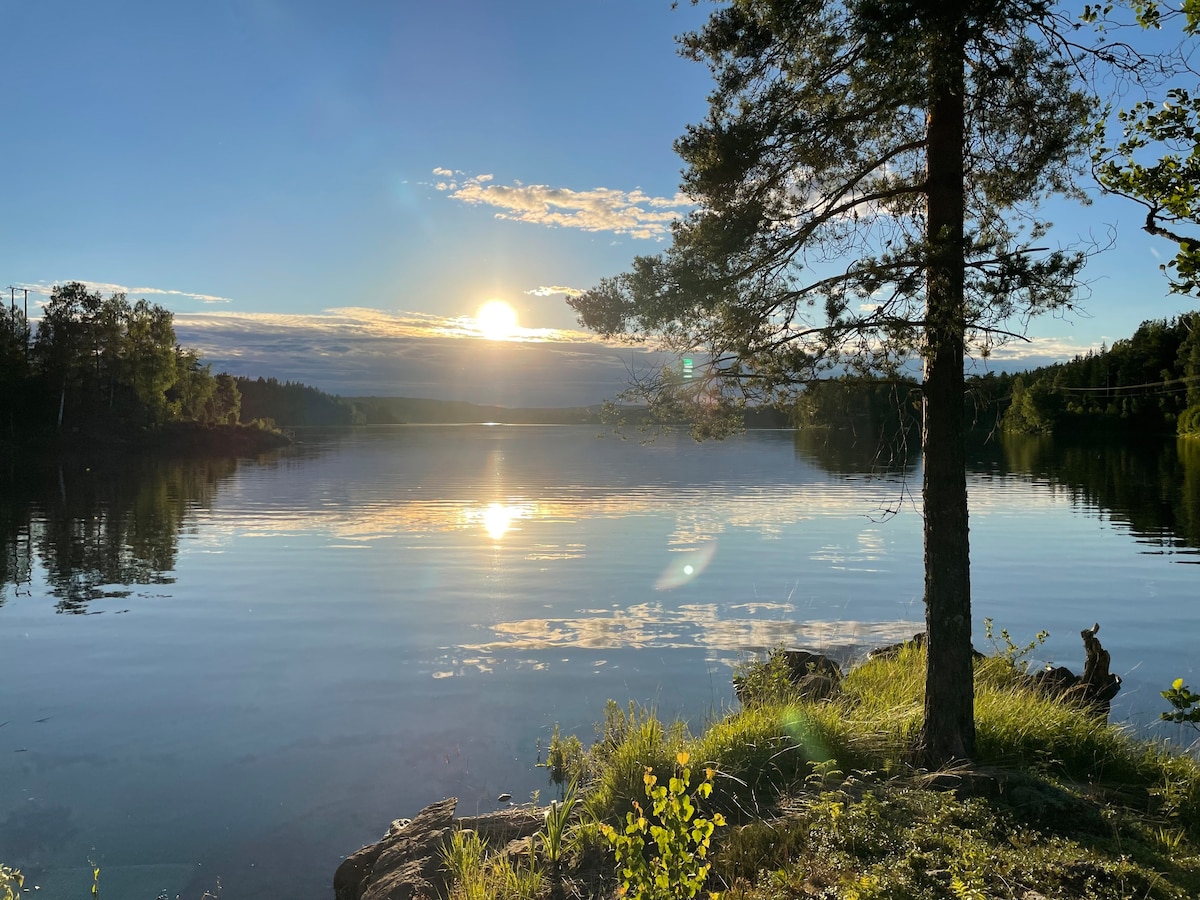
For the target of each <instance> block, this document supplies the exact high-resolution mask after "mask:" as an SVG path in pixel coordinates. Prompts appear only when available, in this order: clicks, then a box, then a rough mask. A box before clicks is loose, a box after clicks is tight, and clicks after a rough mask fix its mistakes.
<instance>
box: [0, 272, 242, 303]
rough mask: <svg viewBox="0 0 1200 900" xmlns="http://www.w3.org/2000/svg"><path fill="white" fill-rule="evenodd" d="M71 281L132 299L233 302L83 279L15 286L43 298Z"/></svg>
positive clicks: (215, 296)
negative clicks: (152, 297) (161, 298)
mask: <svg viewBox="0 0 1200 900" xmlns="http://www.w3.org/2000/svg"><path fill="white" fill-rule="evenodd" d="M71 281H78V282H79V283H80V284H84V285H87V287H88V288H90V289H91V290H93V291H100V292H101V293H104V294H128V295H129V296H131V297H134V298H141V297H145V296H148V295H149V296H170V297H184V298H186V299H188V300H198V301H199V302H201V303H232V302H233V300H232V299H231V298H229V297H218V296H217V295H215V294H198V293H196V292H195V291H176V290H170V289H168V288H156V287H126V286H125V285H123V284H112V283H110V282H107V281H88V280H87V279H85V278H64V279H62V280H61V281H55V282H51V283H46V282H38V283H37V284H18V285H15V287H16V288H17V290H28V291H29V293H31V294H39V295H41V296H44V297H49V296H50V293H51V292H52V291H53V290H54V288H55V287H56V286H57V285H60V284H67V283H68V282H71Z"/></svg>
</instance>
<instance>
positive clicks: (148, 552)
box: [0, 429, 1200, 613]
mask: <svg viewBox="0 0 1200 900" xmlns="http://www.w3.org/2000/svg"><path fill="white" fill-rule="evenodd" d="M881 447H882V448H885V450H886V452H881V449H880V448H881ZM906 449H907V448H905V447H903V446H901V447H899V449H898V451H897V449H896V448H895V447H890V446H889V445H887V444H883V443H880V442H879V441H878V440H877V439H875V438H873V437H871V436H869V435H865V436H864V435H852V434H848V433H844V432H836V431H820V430H815V429H814V430H811V431H808V432H799V433H797V435H796V438H795V453H796V454H797V456H801V457H803V458H804V459H805V460H807V461H808V462H811V463H814V464H816V465H818V466H819V467H820V468H821V469H823V470H824V471H826V472H827V473H829V474H831V475H834V476H836V477H855V478H857V477H862V476H863V475H864V474H865V473H876V474H883V475H887V476H888V477H894V476H896V475H902V476H906V477H907V476H910V475H914V474H915V471H916V463H917V460H916V457H915V455H914V453H913V452H911V451H910V452H905V451H906ZM972 460H973V468H974V470H975V472H976V473H977V475H978V476H982V477H988V476H989V475H991V476H995V477H1005V476H1009V475H1017V476H1020V477H1027V478H1032V479H1034V480H1037V481H1044V482H1046V483H1047V484H1048V485H1049V486H1050V489H1051V490H1066V491H1069V492H1070V495H1071V498H1072V500H1073V501H1074V502H1075V503H1077V504H1080V505H1085V506H1087V507H1089V508H1095V509H1099V510H1102V511H1105V512H1107V514H1109V515H1110V516H1111V518H1112V519H1113V520H1114V521H1116V522H1120V523H1124V524H1126V525H1127V526H1128V527H1129V529H1130V531H1131V532H1132V533H1133V535H1134V537H1135V539H1137V540H1139V541H1141V542H1143V543H1144V544H1147V545H1148V546H1150V547H1153V548H1154V549H1153V550H1150V551H1149V552H1169V553H1181V554H1183V555H1186V556H1195V557H1196V559H1195V561H1196V562H1200V552H1197V551H1200V441H1192V440H1187V439H1181V440H1179V441H1178V442H1176V441H1174V440H1171V441H1166V442H1164V441H1143V442H1136V441H1121V442H1101V443H1098V442H1096V441H1088V442H1079V443H1074V444H1073V443H1070V442H1066V441H1064V440H1063V439H1061V438H1059V439H1057V440H1052V439H1049V438H1036V437H1025V436H1005V437H1003V438H1000V439H997V440H995V441H992V442H989V443H986V444H982V445H980V446H978V447H976V448H975V449H974V450H973V455H972ZM237 466H238V463H237V461H235V460H231V459H205V458H188V459H174V460H168V459H153V458H134V459H129V460H123V461H120V462H115V461H114V462H111V463H109V464H107V465H103V464H101V465H96V464H93V465H92V466H90V467H89V466H88V465H85V464H84V463H82V462H78V461H72V460H62V461H57V460H54V461H44V460H36V459H11V460H7V461H5V462H4V463H3V467H2V468H0V606H3V605H4V604H5V603H13V602H19V601H20V600H21V598H23V597H27V596H32V595H33V594H34V593H35V592H36V593H37V595H38V596H46V595H48V596H49V597H51V598H53V600H54V602H55V609H56V610H57V611H58V612H62V613H83V612H86V611H87V610H88V606H89V603H90V602H91V601H93V600H97V599H100V598H115V597H121V596H127V595H129V594H130V593H131V589H132V588H133V587H135V586H137V585H156V584H170V583H171V582H172V581H173V580H174V570H175V566H176V558H177V555H178V551H179V538H180V535H181V534H182V533H183V532H184V531H185V530H187V529H188V528H192V527H195V525H194V523H195V512H196V511H197V510H199V509H205V508H208V507H210V506H211V505H212V503H213V501H214V499H215V497H216V495H217V492H218V491H219V490H220V489H221V485H222V483H224V482H226V481H228V480H229V479H230V478H231V476H232V475H233V474H234V473H235V472H236V470H237ZM526 487H527V488H531V486H529V485H526ZM611 490H612V488H604V487H603V486H597V490H596V492H592V491H589V492H588V499H584V498H581V497H573V498H569V499H568V498H563V499H561V500H560V501H559V502H558V503H557V504H550V506H553V507H554V509H551V508H550V506H545V504H542V503H539V502H535V501H533V500H526V501H523V502H522V503H520V504H507V505H506V504H499V503H496V502H492V503H490V504H489V503H488V502H484V501H481V502H480V504H477V505H476V506H473V507H472V508H471V510H469V511H468V512H467V513H464V512H463V507H462V505H461V504H456V503H447V502H425V503H416V504H415V505H414V504H413V503H412V502H409V503H408V504H405V503H399V504H397V505H396V506H393V507H390V514H391V515H390V516H389V521H388V522H387V523H386V524H377V525H375V526H372V527H373V528H382V529H383V530H385V531H392V530H395V529H401V530H409V529H413V528H423V529H437V528H442V527H444V528H462V527H471V528H478V529H480V530H481V532H483V533H484V534H486V535H487V537H488V539H490V540H493V541H498V540H501V539H502V538H503V536H504V534H505V532H507V531H508V530H510V529H511V528H514V527H519V526H517V524H516V523H517V522H518V521H519V520H521V519H525V518H530V519H533V518H541V517H542V516H549V517H551V518H553V517H554V516H555V515H558V516H563V517H565V516H568V513H569V514H570V517H571V518H575V517H585V516H587V515H589V508H588V507H589V506H591V507H592V509H591V514H605V515H619V514H623V513H627V512H628V505H627V504H625V503H617V504H615V505H614V504H613V503H609V502H606V501H605V495H606V494H607V493H608V492H611ZM620 490H621V489H619V488H618V491H620ZM609 499H610V500H615V499H616V498H611V497H610V498H609ZM597 504H598V506H597ZM406 506H407V507H408V510H407V512H406V510H405V507H406ZM544 506H545V508H543V507H544ZM560 506H561V507H562V508H561V509H559V508H558V507H560ZM610 507H611V508H610ZM600 510H603V512H601V511H600ZM359 512H360V513H361V512H362V511H359ZM346 514H347V515H355V514H354V513H353V511H351V510H347V511H346ZM438 517H442V518H445V519H446V521H445V522H441V521H440V520H438V521H433V520H434V519H438ZM303 519H304V517H303V516H301V519H300V520H298V521H301V522H302V521H303ZM326 524H328V523H326ZM743 524H749V523H743ZM302 527H315V526H314V524H313V523H312V522H308V523H307V524H304V525H302ZM681 559H682V557H681ZM1187 561H1192V560H1190V559H1189V560H1187ZM682 562H683V563H686V562H690V560H682ZM681 564H682V563H681ZM34 599H35V602H36V599H37V598H34Z"/></svg>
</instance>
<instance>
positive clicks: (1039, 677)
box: [1029, 666, 1079, 697]
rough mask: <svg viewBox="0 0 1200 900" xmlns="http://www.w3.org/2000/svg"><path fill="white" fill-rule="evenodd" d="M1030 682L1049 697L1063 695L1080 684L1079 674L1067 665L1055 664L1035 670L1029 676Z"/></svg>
mask: <svg viewBox="0 0 1200 900" xmlns="http://www.w3.org/2000/svg"><path fill="white" fill-rule="evenodd" d="M1029 683H1030V684H1031V685H1033V686H1034V687H1035V688H1037V689H1038V691H1040V692H1041V693H1043V694H1046V695H1047V696H1049V697H1061V696H1062V695H1063V694H1065V693H1066V692H1067V691H1069V690H1070V689H1071V688H1073V687H1075V685H1077V684H1079V676H1078V675H1076V674H1075V673H1074V672H1072V671H1071V670H1070V669H1068V668H1067V667H1066V666H1055V667H1054V668H1051V669H1042V670H1041V671H1039V672H1034V673H1033V674H1032V675H1030V676H1029Z"/></svg>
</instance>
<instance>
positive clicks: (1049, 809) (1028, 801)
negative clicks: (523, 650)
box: [567, 647, 1200, 900]
mask: <svg viewBox="0 0 1200 900" xmlns="http://www.w3.org/2000/svg"><path fill="white" fill-rule="evenodd" d="M1009 649H1011V647H1010V648H1009ZM773 665H777V663H776V662H772V661H770V660H768V661H766V662H761V663H756V664H753V665H751V666H749V667H747V669H746V670H744V671H742V672H740V673H739V675H740V676H741V680H742V684H743V687H744V688H745V689H746V691H747V694H746V696H747V700H746V703H745V705H744V706H743V707H742V708H741V709H740V710H738V711H736V712H734V713H731V714H730V715H728V716H727V717H725V718H723V719H721V720H720V721H717V722H713V723H711V724H710V725H709V726H708V727H707V728H705V729H704V731H703V732H702V733H700V734H696V735H693V734H690V733H689V732H688V731H687V729H686V728H684V727H683V726H682V725H681V724H680V723H675V724H673V725H664V724H663V723H661V722H659V721H658V719H657V718H656V717H655V716H654V714H653V712H652V711H648V710H643V709H638V708H636V707H630V708H629V709H628V710H626V709H622V708H620V707H618V706H617V705H616V704H614V703H611V702H610V704H609V707H608V709H607V711H606V715H605V721H604V723H603V724H602V725H601V726H600V727H598V733H599V734H598V740H597V741H596V743H595V744H594V745H593V746H592V747H591V748H590V749H588V750H587V752H586V753H576V754H575V755H574V759H573V761H572V765H571V767H570V768H571V770H572V771H571V772H570V773H569V777H571V778H578V779H579V784H580V794H581V796H582V806H583V809H584V815H583V821H588V822H604V823H608V824H611V825H616V826H618V827H620V825H621V823H622V822H623V821H624V815H625V813H626V812H628V811H629V810H630V809H631V808H632V803H633V801H634V800H638V799H639V798H642V799H644V798H643V790H644V787H643V780H644V777H645V770H646V767H647V766H648V767H650V768H651V770H652V771H653V772H654V773H656V774H657V775H658V776H659V777H660V778H663V777H668V776H669V773H670V772H671V770H672V766H673V763H674V760H675V758H676V754H677V753H679V752H685V753H688V754H690V756H691V758H692V760H693V761H694V762H695V763H696V765H697V768H701V767H703V768H708V767H711V768H713V769H714V770H715V778H714V780H713V788H714V789H713V791H712V794H711V796H710V797H708V798H706V799H705V800H704V801H703V802H702V804H701V805H702V807H703V810H704V812H705V813H706V814H712V813H713V812H721V813H724V815H725V816H726V817H727V818H729V820H730V822H731V827H729V828H723V829H719V830H718V832H717V834H715V835H714V837H713V849H712V852H711V860H712V871H711V874H710V877H709V880H708V884H707V887H708V888H709V889H711V890H721V891H724V896H725V897H726V898H727V900H730V898H738V900H776V898H779V900H782V898H785V897H787V898H791V897H823V898H858V900H868V898H889V900H890V898H897V900H906V898H913V900H916V898H947V900H950V898H954V900H982V898H989V900H990V898H1014V900H1016V898H1026V897H1038V896H1040V897H1044V898H1054V900H1084V898H1089V900H1090V898H1099V900H1110V898H1112V900H1117V898H1149V900H1176V898H1179V900H1182V898H1190V897H1196V896H1200V765H1198V764H1197V762H1196V760H1195V759H1193V758H1192V757H1190V756H1187V755H1186V754H1183V753H1181V752H1180V751H1178V750H1177V749H1175V748H1171V747H1168V746H1167V745H1165V744H1162V743H1156V742H1148V741H1143V740H1138V739H1136V738H1135V737H1134V736H1132V735H1131V734H1129V733H1128V732H1127V731H1126V730H1125V729H1122V728H1121V727H1119V726H1112V725H1108V724H1106V723H1105V722H1103V721H1101V720H1099V719H1097V718H1096V717H1095V716H1094V715H1092V714H1090V713H1088V712H1087V711H1086V710H1083V709H1081V708H1079V707H1076V706H1073V705H1071V704H1069V703H1066V702H1062V701H1058V700H1054V699H1050V698H1047V697H1045V696H1042V695H1039V694H1037V693H1035V692H1033V691H1032V690H1030V689H1029V688H1028V687H1027V685H1026V684H1025V683H1024V680H1023V678H1022V677H1021V676H1022V674H1023V669H1022V666H1021V662H1020V658H1019V654H1018V655H1016V656H1014V654H1013V653H1011V652H1004V651H1002V652H1000V653H999V654H998V655H997V656H994V657H989V658H987V659H983V660H979V661H978V662H977V664H976V729H977V759H976V761H975V763H974V764H973V765H972V766H971V767H970V768H969V769H962V770H958V771H956V772H950V773H926V772H921V771H917V770H914V769H913V768H912V766H911V765H910V760H909V750H910V748H911V746H912V744H913V740H914V738H915V737H916V734H917V732H918V730H919V728H920V725H921V718H922V706H923V683H924V657H923V655H922V651H921V650H920V649H919V648H906V649H905V650H903V651H902V652H901V653H900V654H899V655H898V656H897V657H896V658H894V659H879V660H874V661H871V662H868V663H866V664H864V665H862V666H860V667H858V668H857V669H854V670H853V671H851V672H850V673H849V674H848V675H847V676H846V678H845V679H844V681H843V684H842V690H841V692H840V693H839V694H838V695H837V696H835V697H834V698H833V699H831V700H828V701H821V702H811V701H806V700H804V699H802V698H800V697H799V696H796V695H795V693H794V692H792V691H791V689H790V688H789V687H788V686H787V685H786V684H785V683H784V682H783V681H782V680H781V679H780V677H779V673H778V671H772V670H771V667H772V666H773ZM935 785H936V786H937V788H938V789H934V787H935ZM946 785H952V786H956V787H957V789H953V790H946V789H945V786H946ZM593 863H595V860H594V859H593ZM601 864H602V865H603V864H605V863H604V862H603V861H602V862H601ZM606 864H607V865H608V866H609V867H610V869H609V871H610V872H611V867H612V861H611V857H610V858H609V859H608V860H607V863H606ZM567 869H568V871H569V865H568V867H567ZM568 883H569V879H568ZM588 883H589V884H593V885H594V884H595V882H594V881H589V882H588ZM605 884H606V885H607V887H606V888H605V890H606V891H607V893H605V892H603V891H602V892H601V893H599V894H597V893H595V891H594V890H593V891H592V892H591V893H590V894H588V896H616V882H615V880H613V879H612V878H611V877H610V879H609V881H608V882H606V883H605ZM579 896H583V894H579Z"/></svg>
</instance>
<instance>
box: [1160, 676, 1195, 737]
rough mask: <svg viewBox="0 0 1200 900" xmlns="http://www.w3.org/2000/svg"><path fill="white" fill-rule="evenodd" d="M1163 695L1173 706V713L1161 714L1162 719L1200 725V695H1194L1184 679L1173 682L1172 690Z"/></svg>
mask: <svg viewBox="0 0 1200 900" xmlns="http://www.w3.org/2000/svg"><path fill="white" fill-rule="evenodd" d="M1162 695H1163V699H1164V700H1166V701H1167V702H1168V703H1170V704H1171V711H1170V712H1164V713H1160V714H1159V717H1160V718H1161V719H1163V720H1164V721H1167V722H1178V723H1179V724H1181V725H1183V724H1188V725H1191V726H1192V727H1193V728H1195V727H1197V723H1200V694H1193V693H1192V690H1191V688H1189V687H1188V686H1187V685H1186V684H1185V683H1184V681H1183V679H1182V678H1176V679H1175V680H1174V681H1173V682H1171V687H1170V689H1169V690H1165V691H1163V692H1162Z"/></svg>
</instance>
